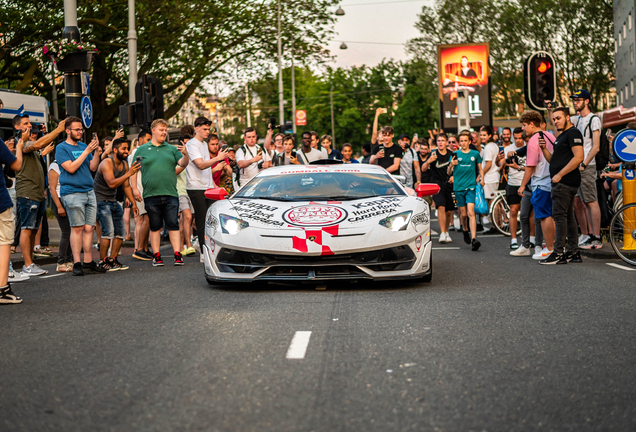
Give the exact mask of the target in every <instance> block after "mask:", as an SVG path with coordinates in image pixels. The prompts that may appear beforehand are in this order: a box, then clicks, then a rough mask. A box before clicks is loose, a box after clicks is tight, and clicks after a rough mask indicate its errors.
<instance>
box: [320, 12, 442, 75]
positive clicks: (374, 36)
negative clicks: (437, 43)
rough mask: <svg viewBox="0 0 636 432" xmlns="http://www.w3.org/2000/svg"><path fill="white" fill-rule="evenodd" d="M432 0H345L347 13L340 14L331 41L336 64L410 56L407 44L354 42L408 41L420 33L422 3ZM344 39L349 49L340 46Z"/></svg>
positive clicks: (356, 63)
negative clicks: (406, 48)
mask: <svg viewBox="0 0 636 432" xmlns="http://www.w3.org/2000/svg"><path fill="white" fill-rule="evenodd" d="M432 3H433V1H432V0H410V1H405V0H393V1H390V0H342V3H341V4H340V7H341V8H342V9H343V10H344V11H345V15H344V16H339V17H337V21H336V24H335V27H334V30H335V32H336V35H335V36H334V40H333V41H331V42H329V45H328V46H329V49H330V50H331V52H332V54H334V55H336V56H337V57H336V63H335V66H336V67H350V66H360V65H363V64H364V65H368V66H375V65H377V64H378V63H380V62H381V61H382V59H383V58H386V59H391V58H393V59H394V60H406V59H407V58H408V56H407V55H406V53H405V50H404V46H399V45H379V44H366V43H365V44H361V43H353V42H383V43H397V44H404V43H406V42H407V41H408V40H409V39H412V38H414V37H417V36H419V32H418V31H417V30H416V29H415V23H416V22H417V19H418V18H417V16H418V14H419V13H421V11H422V6H425V5H428V6H430V5H431V4H432ZM355 5H358V6H355ZM343 41H344V42H345V43H346V44H347V46H348V49H346V50H341V49H340V48H339V47H340V44H341V43H342V42H343Z"/></svg>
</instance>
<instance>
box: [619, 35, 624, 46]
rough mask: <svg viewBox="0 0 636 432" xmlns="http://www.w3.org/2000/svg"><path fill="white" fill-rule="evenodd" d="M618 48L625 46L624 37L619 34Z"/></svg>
mask: <svg viewBox="0 0 636 432" xmlns="http://www.w3.org/2000/svg"><path fill="white" fill-rule="evenodd" d="M618 46H619V47H622V46H623V38H622V35H621V34H620V33H619V34H618Z"/></svg>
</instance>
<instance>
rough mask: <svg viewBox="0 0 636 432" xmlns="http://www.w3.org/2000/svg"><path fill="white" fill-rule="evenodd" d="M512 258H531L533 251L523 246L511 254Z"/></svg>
mask: <svg viewBox="0 0 636 432" xmlns="http://www.w3.org/2000/svg"><path fill="white" fill-rule="evenodd" d="M510 255H512V256H519V257H520V256H530V255H532V251H531V250H530V249H528V248H525V247H524V246H523V245H521V246H519V248H517V249H516V250H513V251H511V252H510Z"/></svg>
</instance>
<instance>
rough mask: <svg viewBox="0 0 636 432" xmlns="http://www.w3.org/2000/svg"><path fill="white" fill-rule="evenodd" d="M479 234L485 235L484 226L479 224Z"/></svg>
mask: <svg viewBox="0 0 636 432" xmlns="http://www.w3.org/2000/svg"><path fill="white" fill-rule="evenodd" d="M477 232H478V233H483V232H484V226H483V225H482V224H480V223H478V224H477Z"/></svg>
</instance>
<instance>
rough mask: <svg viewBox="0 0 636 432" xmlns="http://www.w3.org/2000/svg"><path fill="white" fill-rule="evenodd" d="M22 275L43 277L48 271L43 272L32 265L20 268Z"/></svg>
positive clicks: (37, 266) (38, 267)
mask: <svg viewBox="0 0 636 432" xmlns="http://www.w3.org/2000/svg"><path fill="white" fill-rule="evenodd" d="M22 273H24V274H25V275H27V276H29V277H31V276H40V275H45V274H47V273H48V271H46V270H44V269H43V268H41V267H40V266H39V265H37V264H36V263H32V264H31V265H30V266H28V267H22Z"/></svg>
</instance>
